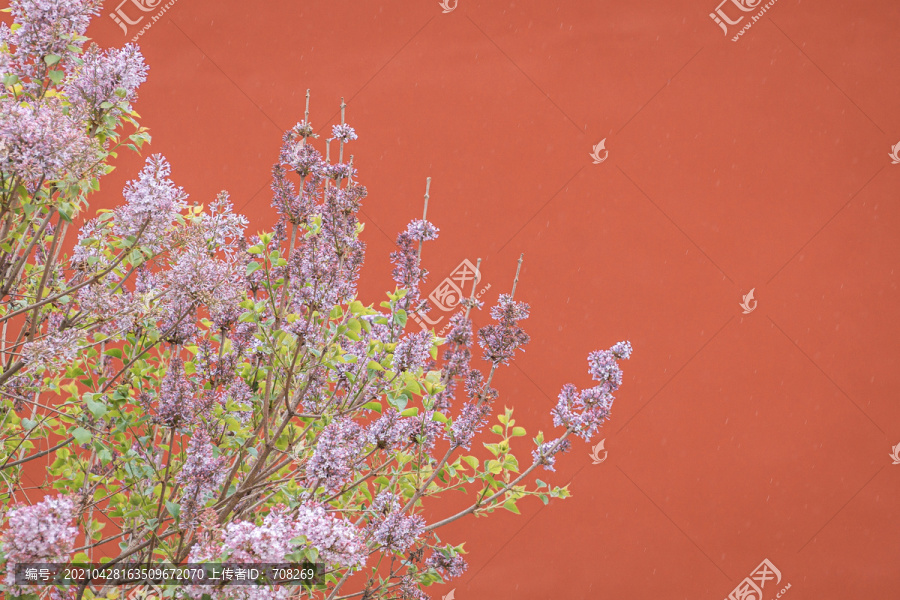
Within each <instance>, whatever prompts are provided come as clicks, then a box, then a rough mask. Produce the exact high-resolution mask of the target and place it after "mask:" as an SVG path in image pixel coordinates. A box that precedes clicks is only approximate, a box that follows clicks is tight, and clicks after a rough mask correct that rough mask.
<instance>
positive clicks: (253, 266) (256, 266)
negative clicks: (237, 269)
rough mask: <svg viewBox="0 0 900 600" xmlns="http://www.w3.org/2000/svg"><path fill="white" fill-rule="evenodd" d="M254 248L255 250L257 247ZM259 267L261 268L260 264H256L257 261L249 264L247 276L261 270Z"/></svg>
mask: <svg viewBox="0 0 900 600" xmlns="http://www.w3.org/2000/svg"><path fill="white" fill-rule="evenodd" d="M254 248H255V246H254ZM259 267H260V264H259V263H258V262H256V261H255V260H254V261H251V262H249V263H248V264H247V275H250V274H251V273H253V272H254V271H256V270H257V269H259Z"/></svg>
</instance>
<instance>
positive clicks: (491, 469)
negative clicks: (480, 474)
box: [484, 460, 503, 475]
mask: <svg viewBox="0 0 900 600" xmlns="http://www.w3.org/2000/svg"><path fill="white" fill-rule="evenodd" d="M484 467H485V469H487V472H488V473H491V474H493V475H497V474H499V473H500V471H502V470H503V467H502V466H501V465H500V461H497V460H489V461H487V463H485V465H484Z"/></svg>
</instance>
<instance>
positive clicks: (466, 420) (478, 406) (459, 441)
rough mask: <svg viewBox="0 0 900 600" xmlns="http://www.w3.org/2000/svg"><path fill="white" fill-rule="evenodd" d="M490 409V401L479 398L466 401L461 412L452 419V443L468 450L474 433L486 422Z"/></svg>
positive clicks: (491, 407)
mask: <svg viewBox="0 0 900 600" xmlns="http://www.w3.org/2000/svg"><path fill="white" fill-rule="evenodd" d="M492 409H493V406H492V404H491V403H490V402H483V401H481V400H476V401H474V402H466V404H465V405H464V406H463V409H462V412H460V414H459V416H458V417H456V418H455V419H453V425H451V426H450V432H451V434H452V438H451V441H452V443H453V444H454V445H456V446H461V447H463V448H465V449H466V450H468V449H469V447H470V446H471V444H472V440H473V439H474V437H475V435H476V434H477V433H478V432H479V431H480V430H481V428H482V427H484V425H485V423H487V418H488V417H489V416H490V414H491V410H492Z"/></svg>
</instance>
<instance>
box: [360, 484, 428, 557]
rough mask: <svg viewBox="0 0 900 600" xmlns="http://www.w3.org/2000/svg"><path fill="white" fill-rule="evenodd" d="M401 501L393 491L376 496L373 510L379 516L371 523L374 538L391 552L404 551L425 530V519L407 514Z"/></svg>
mask: <svg viewBox="0 0 900 600" xmlns="http://www.w3.org/2000/svg"><path fill="white" fill-rule="evenodd" d="M399 509H400V501H399V500H398V499H397V497H396V496H395V495H394V494H392V493H391V492H382V493H380V494H379V495H378V496H376V497H375V500H374V501H373V503H372V510H373V512H375V513H376V514H377V515H378V516H377V517H376V518H375V520H374V521H373V522H372V523H371V524H370V526H369V527H370V530H371V532H372V539H373V540H374V541H375V542H376V543H377V544H378V545H379V546H381V547H382V548H384V549H385V550H388V551H390V552H403V551H405V550H406V549H407V548H409V547H410V546H411V545H412V544H413V543H414V542H415V541H416V540H417V539H418V538H419V536H421V535H422V533H424V531H425V519H423V518H422V517H421V516H420V515H405V514H403V512H401V511H400V510H399Z"/></svg>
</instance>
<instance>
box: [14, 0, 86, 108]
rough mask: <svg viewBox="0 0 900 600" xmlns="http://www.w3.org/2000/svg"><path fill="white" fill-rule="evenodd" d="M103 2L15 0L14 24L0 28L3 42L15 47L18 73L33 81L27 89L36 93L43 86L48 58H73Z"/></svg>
mask: <svg viewBox="0 0 900 600" xmlns="http://www.w3.org/2000/svg"><path fill="white" fill-rule="evenodd" d="M100 5H101V0H13V1H12V2H10V10H11V12H12V18H13V22H14V24H15V26H16V27H14V28H10V27H8V26H7V25H6V24H4V25H3V26H2V28H0V42H4V43H6V44H8V45H9V46H10V47H15V50H13V52H12V58H13V64H11V65H10V67H12V68H13V69H14V72H16V73H17V74H19V75H20V76H21V75H24V76H26V77H29V78H31V79H33V80H34V81H32V82H26V83H27V85H26V89H28V90H29V91H32V92H35V91H38V90H39V89H40V88H41V85H42V84H43V81H42V80H43V75H44V73H45V72H46V68H47V65H46V64H45V63H44V57H45V56H48V55H56V56H59V57H62V58H71V57H73V56H75V55H76V54H77V50H78V49H79V48H80V47H81V44H82V40H83V38H81V37H80V36H82V35H84V32H85V31H86V30H87V27H88V23H90V21H91V17H93V16H94V15H96V14H98V12H99V10H100Z"/></svg>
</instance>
